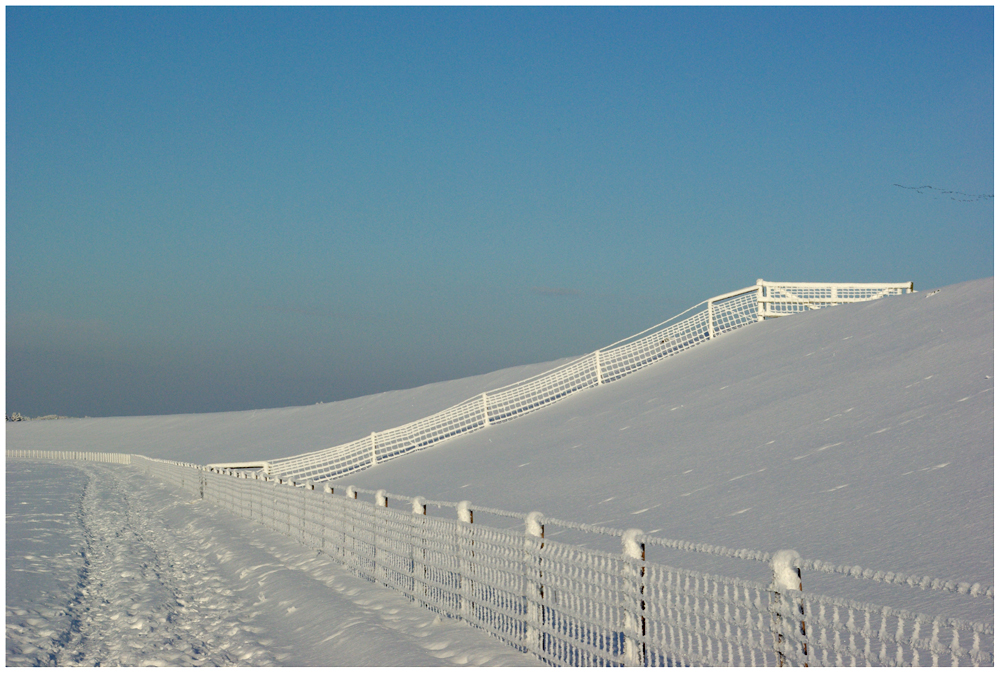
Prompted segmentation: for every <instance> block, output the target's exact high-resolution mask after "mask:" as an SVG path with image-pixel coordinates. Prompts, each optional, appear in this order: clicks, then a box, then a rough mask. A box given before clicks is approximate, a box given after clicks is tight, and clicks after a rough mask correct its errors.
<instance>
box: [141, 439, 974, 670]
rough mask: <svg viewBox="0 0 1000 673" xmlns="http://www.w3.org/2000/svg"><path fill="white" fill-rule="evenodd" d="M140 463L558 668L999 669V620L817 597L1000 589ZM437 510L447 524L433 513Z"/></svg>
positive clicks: (788, 554) (968, 594)
mask: <svg viewBox="0 0 1000 673" xmlns="http://www.w3.org/2000/svg"><path fill="white" fill-rule="evenodd" d="M133 464H134V465H136V466H138V467H140V468H142V469H144V470H146V471H148V472H149V473H151V474H153V475H156V476H158V477H159V478H161V479H163V480H164V481H167V482H169V483H173V484H177V485H180V486H181V487H183V488H185V489H186V490H188V491H189V492H191V493H194V494H200V495H201V496H202V497H204V498H205V499H206V500H207V501H209V502H212V503H214V504H216V505H219V506H221V507H223V508H225V509H226V510H228V511H230V512H232V513H234V514H238V515H240V516H243V517H245V518H248V519H251V520H253V521H257V522H259V523H261V524H262V525H264V526H266V527H268V528H270V529H272V530H275V531H277V532H280V533H282V534H285V535H289V536H291V537H293V538H295V539H297V540H299V541H300V542H301V543H303V544H304V545H307V546H309V547H311V548H314V549H317V550H320V551H322V552H323V553H326V554H328V555H330V556H331V557H333V558H335V559H338V560H340V561H341V562H342V563H343V564H344V565H345V566H346V567H347V568H348V569H350V570H351V571H352V572H354V573H355V574H357V575H359V576H361V577H364V578H366V579H369V580H370V581H373V582H376V583H379V584H382V585H384V586H387V587H390V588H393V589H395V590H397V591H400V592H402V593H403V594H405V595H406V596H408V597H409V598H410V599H411V600H413V601H415V602H417V603H419V604H421V605H423V606H426V607H428V608H429V609H431V610H434V611H436V612H439V613H442V614H445V615H448V616H450V617H453V618H456V619H460V620H463V621H465V622H467V623H469V624H471V625H473V626H476V627H478V628H481V629H483V630H485V631H487V632H489V633H491V634H492V635H494V636H495V637H497V638H498V639H500V640H501V641H503V642H506V643H508V644H509V645H511V646H512V647H516V648H518V649H519V650H521V651H525V652H530V653H532V654H534V655H535V656H537V657H539V658H540V659H541V660H542V661H544V662H546V663H549V664H555V665H575V666H589V665H647V666H652V665H731V666H753V665H757V666H760V665H790V664H797V665H802V664H808V665H839V666H865V665H901V664H902V665H948V664H957V665H965V666H979V665H993V663H994V658H993V640H994V635H993V625H992V621H991V620H990V621H989V622H984V621H976V620H974V619H959V618H955V617H953V616H945V615H944V614H939V615H936V616H935V615H926V614H918V613H915V612H911V611H907V610H902V609H897V608H893V607H890V606H888V605H880V604H876V603H873V602H862V601H857V600H852V599H851V598H850V597H836V596H831V595H828V594H826V595H824V594H820V593H815V592H810V591H809V590H808V589H809V582H814V583H816V584H819V583H820V578H822V577H827V578H831V577H832V578H840V579H842V580H844V581H847V582H849V583H860V584H861V586H860V587H853V589H854V590H853V592H852V591H850V590H849V591H848V592H847V593H849V594H858V593H861V594H862V595H867V594H870V593H872V592H873V591H874V590H877V589H878V587H885V586H888V587H893V586H894V587H897V588H901V589H906V590H912V591H927V592H938V593H939V594H941V595H946V594H950V595H952V596H954V597H961V599H962V600H964V601H972V602H973V603H975V604H976V605H975V607H977V608H978V613H980V614H981V613H982V612H984V611H986V612H989V613H990V614H991V615H992V610H993V595H994V589H993V586H992V585H983V584H978V583H970V582H956V581H945V580H939V579H932V578H929V577H918V576H910V575H905V574H901V573H887V572H880V571H874V570H868V569H863V568H861V567H859V566H838V565H834V564H830V563H825V562H822V561H813V560H805V559H802V558H800V557H799V555H798V554H797V553H795V552H793V551H787V550H786V551H781V552H776V553H768V552H763V551H756V550H750V549H727V548H725V547H719V546H711V545H703V544H695V543H690V542H683V541H677V540H669V539H664V538H658V537H654V536H651V535H646V534H644V533H643V532H642V531H639V530H634V529H633V530H617V529H610V528H601V527H596V526H588V525H584V524H577V523H573V522H568V521H560V520H557V519H554V518H550V517H546V516H544V515H542V514H540V513H538V512H532V513H529V514H523V513H518V512H507V511H503V510H497V509H493V508H488V507H479V506H477V505H473V504H472V503H470V502H468V501H463V502H457V503H455V502H437V501H431V500H425V499H423V498H420V497H408V496H402V495H397V494H392V493H386V492H385V491H381V490H380V491H370V490H365V489H359V488H354V487H346V488H344V487H341V486H334V485H331V484H324V485H320V484H316V483H313V482H302V483H295V482H293V481H289V480H286V479H283V478H279V477H269V476H267V475H264V474H261V473H255V472H240V471H233V470H212V469H207V468H203V467H198V466H193V465H187V464H180V463H171V462H168V461H157V460H150V459H145V458H141V457H138V456H136V457H134V460H133ZM428 508H432V509H434V510H436V511H437V513H438V514H440V513H442V512H443V514H444V515H443V516H441V515H437V516H435V515H429V514H428ZM484 519H488V520H489V522H490V523H489V524H486V523H484ZM546 529H548V534H547V530H546ZM553 529H558V530H562V531H576V532H581V533H586V534H589V535H593V536H597V539H598V541H599V542H600V541H603V542H604V543H607V542H609V541H610V542H612V543H613V544H611V545H609V544H603V545H602V544H596V545H593V547H587V546H581V545H577V544H569V543H566V542H561V541H559V540H556V539H553V536H552V531H553ZM664 554H666V555H669V554H675V555H676V554H687V555H688V557H689V558H690V557H692V556H693V557H694V561H693V562H691V563H688V564H686V565H694V566H700V567H702V568H704V567H705V566H706V565H709V566H710V565H712V563H713V562H717V561H719V560H720V559H721V560H722V561H724V562H727V563H731V564H732V563H735V564H738V565H739V567H741V568H743V570H742V571H740V572H737V573H729V574H723V573H720V572H706V571H705V570H704V569H702V570H699V569H692V568H682V567H678V566H679V565H680V564H678V563H668V562H665V561H664V560H663V559H661V558H658V556H662V555H664ZM734 574H735V575H738V576H735V577H734V576H732V575H734ZM804 583H805V590H803V584H804ZM873 587H874V589H873ZM848 588H849V589H850V588H851V587H848ZM984 605H985V606H986V609H985V610H984V609H983V608H984ZM973 612H977V610H975V609H974V610H973Z"/></svg>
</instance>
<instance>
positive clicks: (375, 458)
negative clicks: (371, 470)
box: [372, 432, 378, 467]
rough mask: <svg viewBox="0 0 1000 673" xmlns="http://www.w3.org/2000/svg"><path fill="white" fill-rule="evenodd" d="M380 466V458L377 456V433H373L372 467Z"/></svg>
mask: <svg viewBox="0 0 1000 673" xmlns="http://www.w3.org/2000/svg"><path fill="white" fill-rule="evenodd" d="M376 465H378V456H377V455H376V454H375V433H374V432H373V433H372V467H375V466H376Z"/></svg>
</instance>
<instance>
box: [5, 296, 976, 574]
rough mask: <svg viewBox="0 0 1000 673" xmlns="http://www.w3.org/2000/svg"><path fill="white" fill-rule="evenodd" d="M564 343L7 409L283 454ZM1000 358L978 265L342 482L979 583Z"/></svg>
mask: <svg viewBox="0 0 1000 673" xmlns="http://www.w3.org/2000/svg"><path fill="white" fill-rule="evenodd" d="M554 364H555V363H546V364H541V365H533V366H530V367H522V368H516V369H513V370H505V371H503V372H497V373H495V374H491V375H486V376H480V377H472V378H468V379H462V380H460V381H453V382H447V383H441V384H434V385H430V386H424V387H422V388H417V389H414V390H409V391H397V392H392V393H384V394H382V395H376V396H370V397H366V398H359V399H357V400H348V401H345V402H338V403H333V404H323V405H316V406H313V407H299V408H288V409H274V410H266V411H248V412H234V413H226V414H204V415H186V416H161V417H146V418H110V419H75V420H60V421H50V422H44V423H43V422H37V423H36V422H28V423H18V424H8V426H7V442H8V447H9V448H28V449H59V448H63V449H76V450H102V451H121V452H135V453H142V454H145V455H148V456H152V457H163V458H175V459H178V460H190V461H195V462H201V463H207V462H213V461H222V460H232V459H241V458H243V459H245V458H261V457H265V456H275V455H291V454H294V453H298V452H302V451H308V450H313V449H318V448H324V447H327V446H332V445H335V444H337V443H340V442H344V441H349V440H352V439H357V438H359V437H362V436H364V435H366V434H368V433H369V432H371V431H372V430H380V429H384V428H387V427H392V426H394V425H399V424H401V423H404V422H407V421H410V420H414V419H416V418H420V417H422V416H424V415H427V414H429V413H433V412H435V411H439V410H440V409H443V408H445V407H447V406H448V405H450V404H453V403H455V402H458V401H460V400H462V399H465V398H467V397H469V396H471V395H473V394H475V393H478V392H482V391H484V390H488V389H490V388H494V387H496V386H499V385H504V384H506V383H510V382H512V381H516V380H518V379H521V378H524V377H526V376H529V375H531V374H534V373H537V372H540V371H544V370H545V369H548V368H549V367H551V366H553V365H554ZM992 376H993V281H992V279H986V280H979V281H973V282H968V283H963V284H960V285H954V286H950V287H946V288H943V289H942V290H941V291H940V292H937V293H934V294H931V293H929V292H927V291H922V292H918V293H915V294H911V295H906V296H901V297H893V298H888V299H882V300H878V301H875V302H869V303H863V304H855V305H850V306H843V307H838V308H830V309H824V310H822V311H816V312H812V313H808V314H805V315H799V316H795V317H791V318H783V319H778V320H769V321H767V322H765V323H760V324H757V325H753V326H750V327H747V328H745V329H742V330H739V331H737V332H735V333H732V334H729V335H726V336H725V337H723V338H720V339H717V340H715V341H713V342H712V343H710V344H706V345H703V346H700V347H698V348H696V349H694V350H692V351H691V352H689V353H685V354H683V355H681V356H678V357H676V358H670V359H669V360H667V361H664V362H662V363H661V364H658V365H656V366H654V367H650V368H648V369H647V370H645V371H642V372H639V373H637V374H635V375H634V376H631V377H629V378H627V379H624V380H622V381H619V382H616V383H614V384H611V385H607V386H602V387H601V388H598V389H592V390H587V391H584V392H581V393H579V394H577V395H575V396H573V397H571V398H569V399H567V400H566V401H564V402H561V403H559V404H556V405H554V406H552V407H549V408H547V409H544V410H541V411H539V412H538V413H536V414H533V415H531V416H529V417H526V418H524V419H520V420H518V421H515V422H511V423H508V424H504V425H499V426H495V427H492V428H489V429H486V430H483V431H480V432H477V433H475V434H473V435H469V436H465V437H459V438H456V439H454V440H451V441H449V442H446V443H443V444H441V445H439V446H436V447H434V448H431V449H428V450H425V451H423V452H419V453H416V454H411V455H408V456H404V457H401V458H399V459H396V460H394V461H391V462H389V463H386V464H384V465H381V466H379V467H377V468H374V469H371V470H368V471H366V472H363V473H360V474H358V475H354V476H353V477H352V478H350V480H349V481H351V482H352V483H354V484H356V485H358V486H363V487H369V488H386V489H388V490H389V491H391V492H395V493H403V494H409V495H422V496H424V497H427V498H432V499H440V500H465V499H467V500H471V501H472V502H474V503H480V504H482V505H488V506H493V507H499V508H504V509H511V510H517V511H529V510H540V511H542V512H544V513H545V514H547V515H550V516H556V517H560V518H563V519H568V520H574V521H580V522H584V523H607V524H608V525H612V526H615V527H631V526H634V527H639V528H642V529H644V530H646V531H647V532H651V531H659V532H660V534H661V535H664V536H668V537H672V538H681V539H689V540H693V541H699V542H710V543H714V544H722V545H727V546H734V547H752V548H757V549H765V550H776V549H780V548H794V549H796V550H798V551H799V552H800V553H802V554H803V555H804V556H806V557H810V558H821V559H824V560H828V561H834V562H842V563H850V564H860V565H864V566H868V567H875V568H881V569H886V570H899V571H905V572H908V573H920V574H928V575H932V576H938V577H948V578H963V579H972V580H976V579H982V580H987V581H990V582H991V581H992V580H991V578H992V576H993V379H992Z"/></svg>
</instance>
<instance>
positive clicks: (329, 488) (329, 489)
mask: <svg viewBox="0 0 1000 673" xmlns="http://www.w3.org/2000/svg"><path fill="white" fill-rule="evenodd" d="M323 492H324V493H326V494H327V495H333V484H331V483H329V482H327V483H325V484H323ZM330 502H331V500H330V499H329V498H324V499H323V500H321V501H320V512H321V515H322V517H323V522H322V528H321V529H320V530H321V532H320V549H322V550H323V552H324V553H329V552H327V551H326V537H327V533H329V528H330V516H329V514H330Z"/></svg>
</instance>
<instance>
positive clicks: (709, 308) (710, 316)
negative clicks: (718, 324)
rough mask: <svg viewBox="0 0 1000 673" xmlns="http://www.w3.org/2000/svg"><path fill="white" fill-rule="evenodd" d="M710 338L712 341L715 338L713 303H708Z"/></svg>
mask: <svg viewBox="0 0 1000 673" xmlns="http://www.w3.org/2000/svg"><path fill="white" fill-rule="evenodd" d="M708 338H709V340H712V339H714V338H715V325H714V324H713V323H712V302H711V301H709V302H708Z"/></svg>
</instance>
